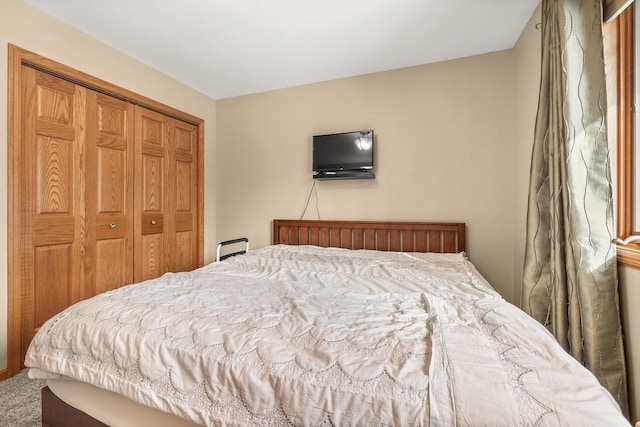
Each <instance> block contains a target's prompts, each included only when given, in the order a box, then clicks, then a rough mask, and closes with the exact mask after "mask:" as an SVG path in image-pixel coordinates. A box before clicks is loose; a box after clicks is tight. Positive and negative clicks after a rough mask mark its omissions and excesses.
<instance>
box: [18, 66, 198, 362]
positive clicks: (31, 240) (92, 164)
mask: <svg viewBox="0 0 640 427" xmlns="http://www.w3.org/2000/svg"><path fill="white" fill-rule="evenodd" d="M16 74H18V75H19V79H18V80H19V81H18V82H14V84H15V87H16V88H19V89H16V90H15V91H14V94H13V96H14V98H15V101H16V103H17V107H16V110H15V115H19V120H16V121H15V122H16V123H19V124H20V125H19V129H15V131H14V137H15V138H13V140H12V141H10V144H13V145H11V147H10V152H11V153H13V154H12V156H11V157H12V160H13V165H12V167H11V168H10V174H9V176H10V178H9V179H10V182H9V186H10V189H11V206H10V236H9V237H10V248H9V251H10V271H11V273H13V274H11V273H10V277H9V295H10V301H9V302H10V304H9V327H10V330H9V354H8V356H9V366H8V371H9V375H12V374H14V373H17V369H18V368H19V367H20V366H21V364H22V361H23V360H24V355H25V353H26V350H27V348H28V345H29V343H30V342H31V339H32V338H33V336H34V334H35V332H36V331H37V330H38V328H39V327H40V326H42V324H43V323H44V322H45V321H46V320H47V319H49V318H51V317H52V316H53V315H55V314H56V313H58V312H60V311H61V310H63V309H65V308H66V307H68V306H70V305H71V304H73V303H75V302H77V301H79V300H81V299H85V298H88V297H91V296H93V295H96V294H98V293H101V292H104V291H108V290H112V289H115V288H118V287H120V286H123V285H125V284H129V283H134V282H138V281H142V280H146V279H151V278H154V277H158V276H160V275H162V274H164V273H166V272H168V271H185V270H193V269H195V268H197V267H198V266H200V265H202V261H203V257H202V239H201V235H202V227H201V219H202V204H201V200H200V199H201V198H202V196H201V194H202V193H201V188H200V186H201V184H200V182H201V179H202V178H201V174H200V173H199V169H200V168H201V164H200V163H199V158H198V157H199V153H200V150H201V147H199V144H200V143H201V138H202V134H201V128H200V127H199V126H201V123H200V124H198V125H196V124H192V123H188V122H185V121H182V120H179V119H176V118H173V117H171V116H168V115H165V114H162V113H160V112H157V111H153V110H151V109H148V108H145V107H142V106H139V105H135V104H134V103H132V102H129V101H128V100H125V99H123V98H121V97H115V96H111V95H108V94H105V93H103V92H102V91H98V90H94V89H92V88H89V87H87V86H84V85H81V84H78V83H75V82H72V81H70V80H67V79H64V78H61V77H57V76H54V75H52V74H49V73H47V72H44V71H40V70H38V69H37V68H36V67H32V66H30V65H24V64H21V65H20V69H19V72H18V73H16ZM10 160H11V159H10ZM16 328H17V329H18V330H16Z"/></svg>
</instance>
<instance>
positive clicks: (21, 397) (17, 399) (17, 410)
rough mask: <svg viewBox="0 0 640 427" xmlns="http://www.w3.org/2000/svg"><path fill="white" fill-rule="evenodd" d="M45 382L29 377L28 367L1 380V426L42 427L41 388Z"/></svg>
mask: <svg viewBox="0 0 640 427" xmlns="http://www.w3.org/2000/svg"><path fill="white" fill-rule="evenodd" d="M43 386H44V382H42V381H40V380H31V379H29V377H27V369H24V370H22V372H20V373H19V374H18V375H16V376H14V377H11V378H9V379H8V380H4V381H0V426H2V427H40V426H42V417H41V412H40V411H41V409H40V403H41V402H40V389H41V388H42V387H43Z"/></svg>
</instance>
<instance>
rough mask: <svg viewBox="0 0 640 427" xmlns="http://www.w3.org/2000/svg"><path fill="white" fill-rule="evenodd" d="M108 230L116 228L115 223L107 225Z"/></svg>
mask: <svg viewBox="0 0 640 427" xmlns="http://www.w3.org/2000/svg"><path fill="white" fill-rule="evenodd" d="M109 228H110V229H112V230H113V229H114V228H116V223H115V222H112V223H111V224H109Z"/></svg>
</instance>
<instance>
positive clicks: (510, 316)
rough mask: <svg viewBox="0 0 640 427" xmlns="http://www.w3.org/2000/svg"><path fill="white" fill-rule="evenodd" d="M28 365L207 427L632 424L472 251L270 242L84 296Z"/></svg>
mask: <svg viewBox="0 0 640 427" xmlns="http://www.w3.org/2000/svg"><path fill="white" fill-rule="evenodd" d="M25 364H26V365H27V366H29V367H31V368H33V369H32V370H31V371H30V375H31V376H32V377H37V378H49V379H59V380H68V379H73V380H75V381H80V382H83V383H86V384H90V385H92V386H94V387H97V388H100V389H103V390H107V391H110V392H112V393H115V394H118V395H120V396H123V397H125V398H126V399H128V400H131V401H133V402H136V403H138V404H141V405H144V406H147V407H149V408H154V409H157V410H159V411H162V412H164V413H168V414H171V415H174V416H176V417H179V418H181V419H184V420H187V421H189V422H191V423H195V424H198V425H220V424H224V425H249V424H262V425H283V424H295V425H367V424H376V425H442V426H450V425H492V426H496V425H610V426H611V425H626V426H628V425H629V423H628V422H627V421H626V420H625V418H624V417H623V416H622V414H621V413H620V410H619V408H618V406H617V404H616V403H615V401H614V399H613V398H612V397H611V396H610V395H609V393H608V392H607V391H606V390H605V389H604V388H603V387H601V386H600V385H599V383H598V382H597V380H596V378H595V377H594V376H593V375H592V374H591V373H590V372H589V371H587V370H586V369H585V368H584V367H582V366H581V365H580V364H579V363H578V362H577V361H576V360H575V359H573V358H572V357H571V356H570V355H568V354H567V353H566V352H564V350H562V348H561V347H560V346H559V345H558V344H557V342H556V341H555V339H554V338H553V337H552V336H551V335H550V334H549V333H548V331H547V330H546V329H545V328H544V327H542V326H541V325H540V324H538V323H537V322H536V321H534V320H533V319H532V318H530V317H529V316H527V315H526V314H525V313H524V312H522V311H521V310H519V309H518V308H516V307H514V306H512V305H511V304H509V303H507V302H506V301H504V300H503V299H502V298H501V297H500V295H499V294H497V293H496V292H495V291H494V290H493V289H492V288H491V286H490V285H489V284H488V283H487V282H486V281H485V280H484V279H483V278H482V276H481V275H480V274H478V272H477V270H476V269H475V268H474V267H473V265H472V264H471V263H470V262H469V260H468V259H466V257H465V255H464V254H417V253H389V252H375V251H366V250H359V251H350V250H346V249H328V248H318V247H312V246H285V245H276V246H269V247H266V248H262V249H258V250H255V251H251V252H249V253H247V254H245V255H242V256H238V257H234V258H230V259H228V260H225V261H223V262H218V263H214V264H210V265H208V266H205V267H203V268H201V269H198V270H196V271H193V272H189V273H170V274H166V275H164V276H162V277H161V278H158V279H154V280H151V281H147V282H142V283H139V284H134V285H130V286H126V287H123V288H120V289H117V290H114V291H110V292H107V293H104V294H101V295H98V296H96V297H93V298H91V299H89V300H85V301H82V302H80V303H78V304H76V305H74V306H72V307H70V308H68V309H67V310H65V311H63V312H62V313H60V314H58V315H56V316H54V317H53V318H52V319H50V320H49V321H48V322H47V323H45V325H43V327H42V328H41V329H40V330H39V331H38V333H37V335H36V337H35V338H34V340H33V341H32V343H31V346H30V348H29V350H28V352H27V357H26V361H25Z"/></svg>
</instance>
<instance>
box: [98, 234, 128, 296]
mask: <svg viewBox="0 0 640 427" xmlns="http://www.w3.org/2000/svg"><path fill="white" fill-rule="evenodd" d="M126 245H127V239H126V238H119V239H118V238H115V239H114V238H110V239H101V240H98V241H97V243H96V292H97V293H100V292H105V291H109V290H111V289H115V288H118V287H120V286H122V285H123V284H124V283H126V282H127V281H128V275H129V271H130V264H131V260H130V259H127V258H126V255H125V254H126V253H127V250H126Z"/></svg>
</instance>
